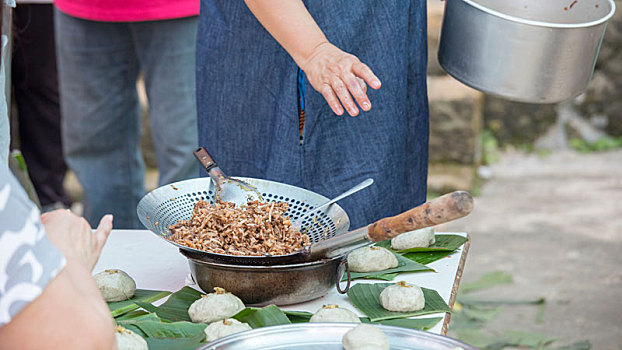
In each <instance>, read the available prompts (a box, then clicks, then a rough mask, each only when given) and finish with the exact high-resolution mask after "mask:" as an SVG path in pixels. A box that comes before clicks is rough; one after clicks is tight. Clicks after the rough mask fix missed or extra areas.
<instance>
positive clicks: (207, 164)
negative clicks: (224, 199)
mask: <svg viewBox="0 0 622 350" xmlns="http://www.w3.org/2000/svg"><path fill="white" fill-rule="evenodd" d="M192 153H193V154H194V157H195V158H196V159H197V160H198V161H199V163H201V165H202V166H203V168H205V171H207V175H209V177H210V178H211V179H212V180H213V181H214V183H215V184H216V194H215V196H216V197H218V199H220V192H222V186H223V184H224V183H225V180H226V179H227V175H225V174H224V173H223V172H222V170H220V167H218V164H216V162H215V161H214V159H213V158H212V156H210V154H209V153H207V150H206V149H205V148H203V147H199V148H197V149H196V150H195V151H194V152H192Z"/></svg>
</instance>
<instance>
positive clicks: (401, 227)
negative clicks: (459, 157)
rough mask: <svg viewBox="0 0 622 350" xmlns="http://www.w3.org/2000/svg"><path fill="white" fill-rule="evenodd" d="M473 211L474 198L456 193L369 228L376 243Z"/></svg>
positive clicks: (386, 219) (460, 192) (368, 230)
mask: <svg viewBox="0 0 622 350" xmlns="http://www.w3.org/2000/svg"><path fill="white" fill-rule="evenodd" d="M471 210H473V197H471V195H470V194H469V193H468V192H466V191H456V192H451V193H448V194H445V195H442V196H440V197H438V198H435V199H433V200H431V201H429V202H427V203H424V204H422V205H420V206H418V207H415V208H413V209H410V210H408V211H406V212H403V213H402V214H399V215H396V216H393V217H390V218H384V219H380V220H378V221H376V222H375V223H373V224H371V225H369V226H368V228H367V235H368V237H369V239H371V240H372V241H374V242H379V241H385V240H387V239H391V238H393V237H395V236H397V235H399V234H401V233H404V232H408V231H413V230H418V229H420V228H425V227H430V226H434V225H438V224H442V223H444V222H448V221H452V220H456V219H459V218H461V217H463V216H466V215H468V214H469V213H470V212H471Z"/></svg>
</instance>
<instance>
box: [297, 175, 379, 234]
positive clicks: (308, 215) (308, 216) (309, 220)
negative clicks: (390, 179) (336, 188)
mask: <svg viewBox="0 0 622 350" xmlns="http://www.w3.org/2000/svg"><path fill="white" fill-rule="evenodd" d="M373 183H374V179H371V178H370V179H366V180H364V181H363V182H361V183H360V184H358V185H356V186H354V187H352V188H351V189H349V190H347V191H345V192H344V193H342V194H340V195H338V196H337V197H335V198H333V199H331V200H329V201H326V202H325V203H322V204H320V205H318V206H317V207H315V208H314V209H311V210H309V211H306V212H304V213H302V215H301V216H300V217H298V218H297V219H295V220H293V221H292V227H293V228H296V229H298V230H300V229H301V227H303V226H304V227H307V226H309V225H312V224H313V218H314V216H315V215H316V214H317V213H319V212H320V211H323V210H325V209H327V208H328V206H329V205H331V204H333V203H335V202H337V201H340V200H342V199H344V198H346V197H348V196H349V195H351V194H354V193H356V192H358V191H360V190H362V189H364V188H366V187H368V186H370V185H371V184H373Z"/></svg>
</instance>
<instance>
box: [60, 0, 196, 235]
mask: <svg viewBox="0 0 622 350" xmlns="http://www.w3.org/2000/svg"><path fill="white" fill-rule="evenodd" d="M55 6H56V8H57V11H56V13H55V25H56V45H57V59H58V72H59V83H60V97H61V112H62V116H63V121H62V136H63V147H64V151H65V157H66V160H67V163H68V165H69V167H70V168H71V169H72V170H74V171H75V173H76V175H77V177H78V179H79V181H80V183H81V184H82V186H83V187H84V216H85V218H86V219H87V220H88V221H89V222H91V223H93V222H96V221H97V220H99V219H100V218H101V217H102V216H103V215H104V213H106V212H111V213H112V214H114V216H115V225H116V227H118V228H140V227H142V226H141V224H140V222H139V220H138V217H137V216H136V206H137V204H138V201H139V200H140V198H141V197H142V196H143V195H144V192H145V184H144V163H143V160H142V157H141V153H140V149H139V138H140V137H139V136H140V106H139V100H138V95H137V90H136V82H137V79H138V77H139V73H140V72H142V73H143V74H144V81H145V86H146V91H147V97H148V100H149V116H150V121H151V130H152V137H153V141H154V144H155V150H156V157H157V163H158V170H159V174H160V178H159V183H160V185H163V184H167V183H171V182H174V181H179V180H183V179H187V178H191V177H196V175H197V174H198V164H197V162H196V160H195V159H194V157H193V155H192V151H193V150H194V149H195V148H196V146H197V131H196V130H197V129H196V103H195V79H194V69H195V41H196V25H197V14H198V13H199V3H198V0H178V1H170V0H108V1H92V0H56V1H55Z"/></svg>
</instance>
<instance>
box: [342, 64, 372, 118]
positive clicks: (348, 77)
mask: <svg viewBox="0 0 622 350" xmlns="http://www.w3.org/2000/svg"><path fill="white" fill-rule="evenodd" d="M344 79H345V82H346V85H347V86H348V90H349V91H350V93H351V94H352V96H354V99H355V100H356V103H358V105H359V106H361V108H362V109H363V110H364V111H369V109H370V108H371V102H369V98H367V94H366V93H365V92H364V91H363V89H362V88H361V84H360V83H359V81H358V78H356V77H355V76H354V74H352V73H349V72H348V73H346V74H345V77H344Z"/></svg>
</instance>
